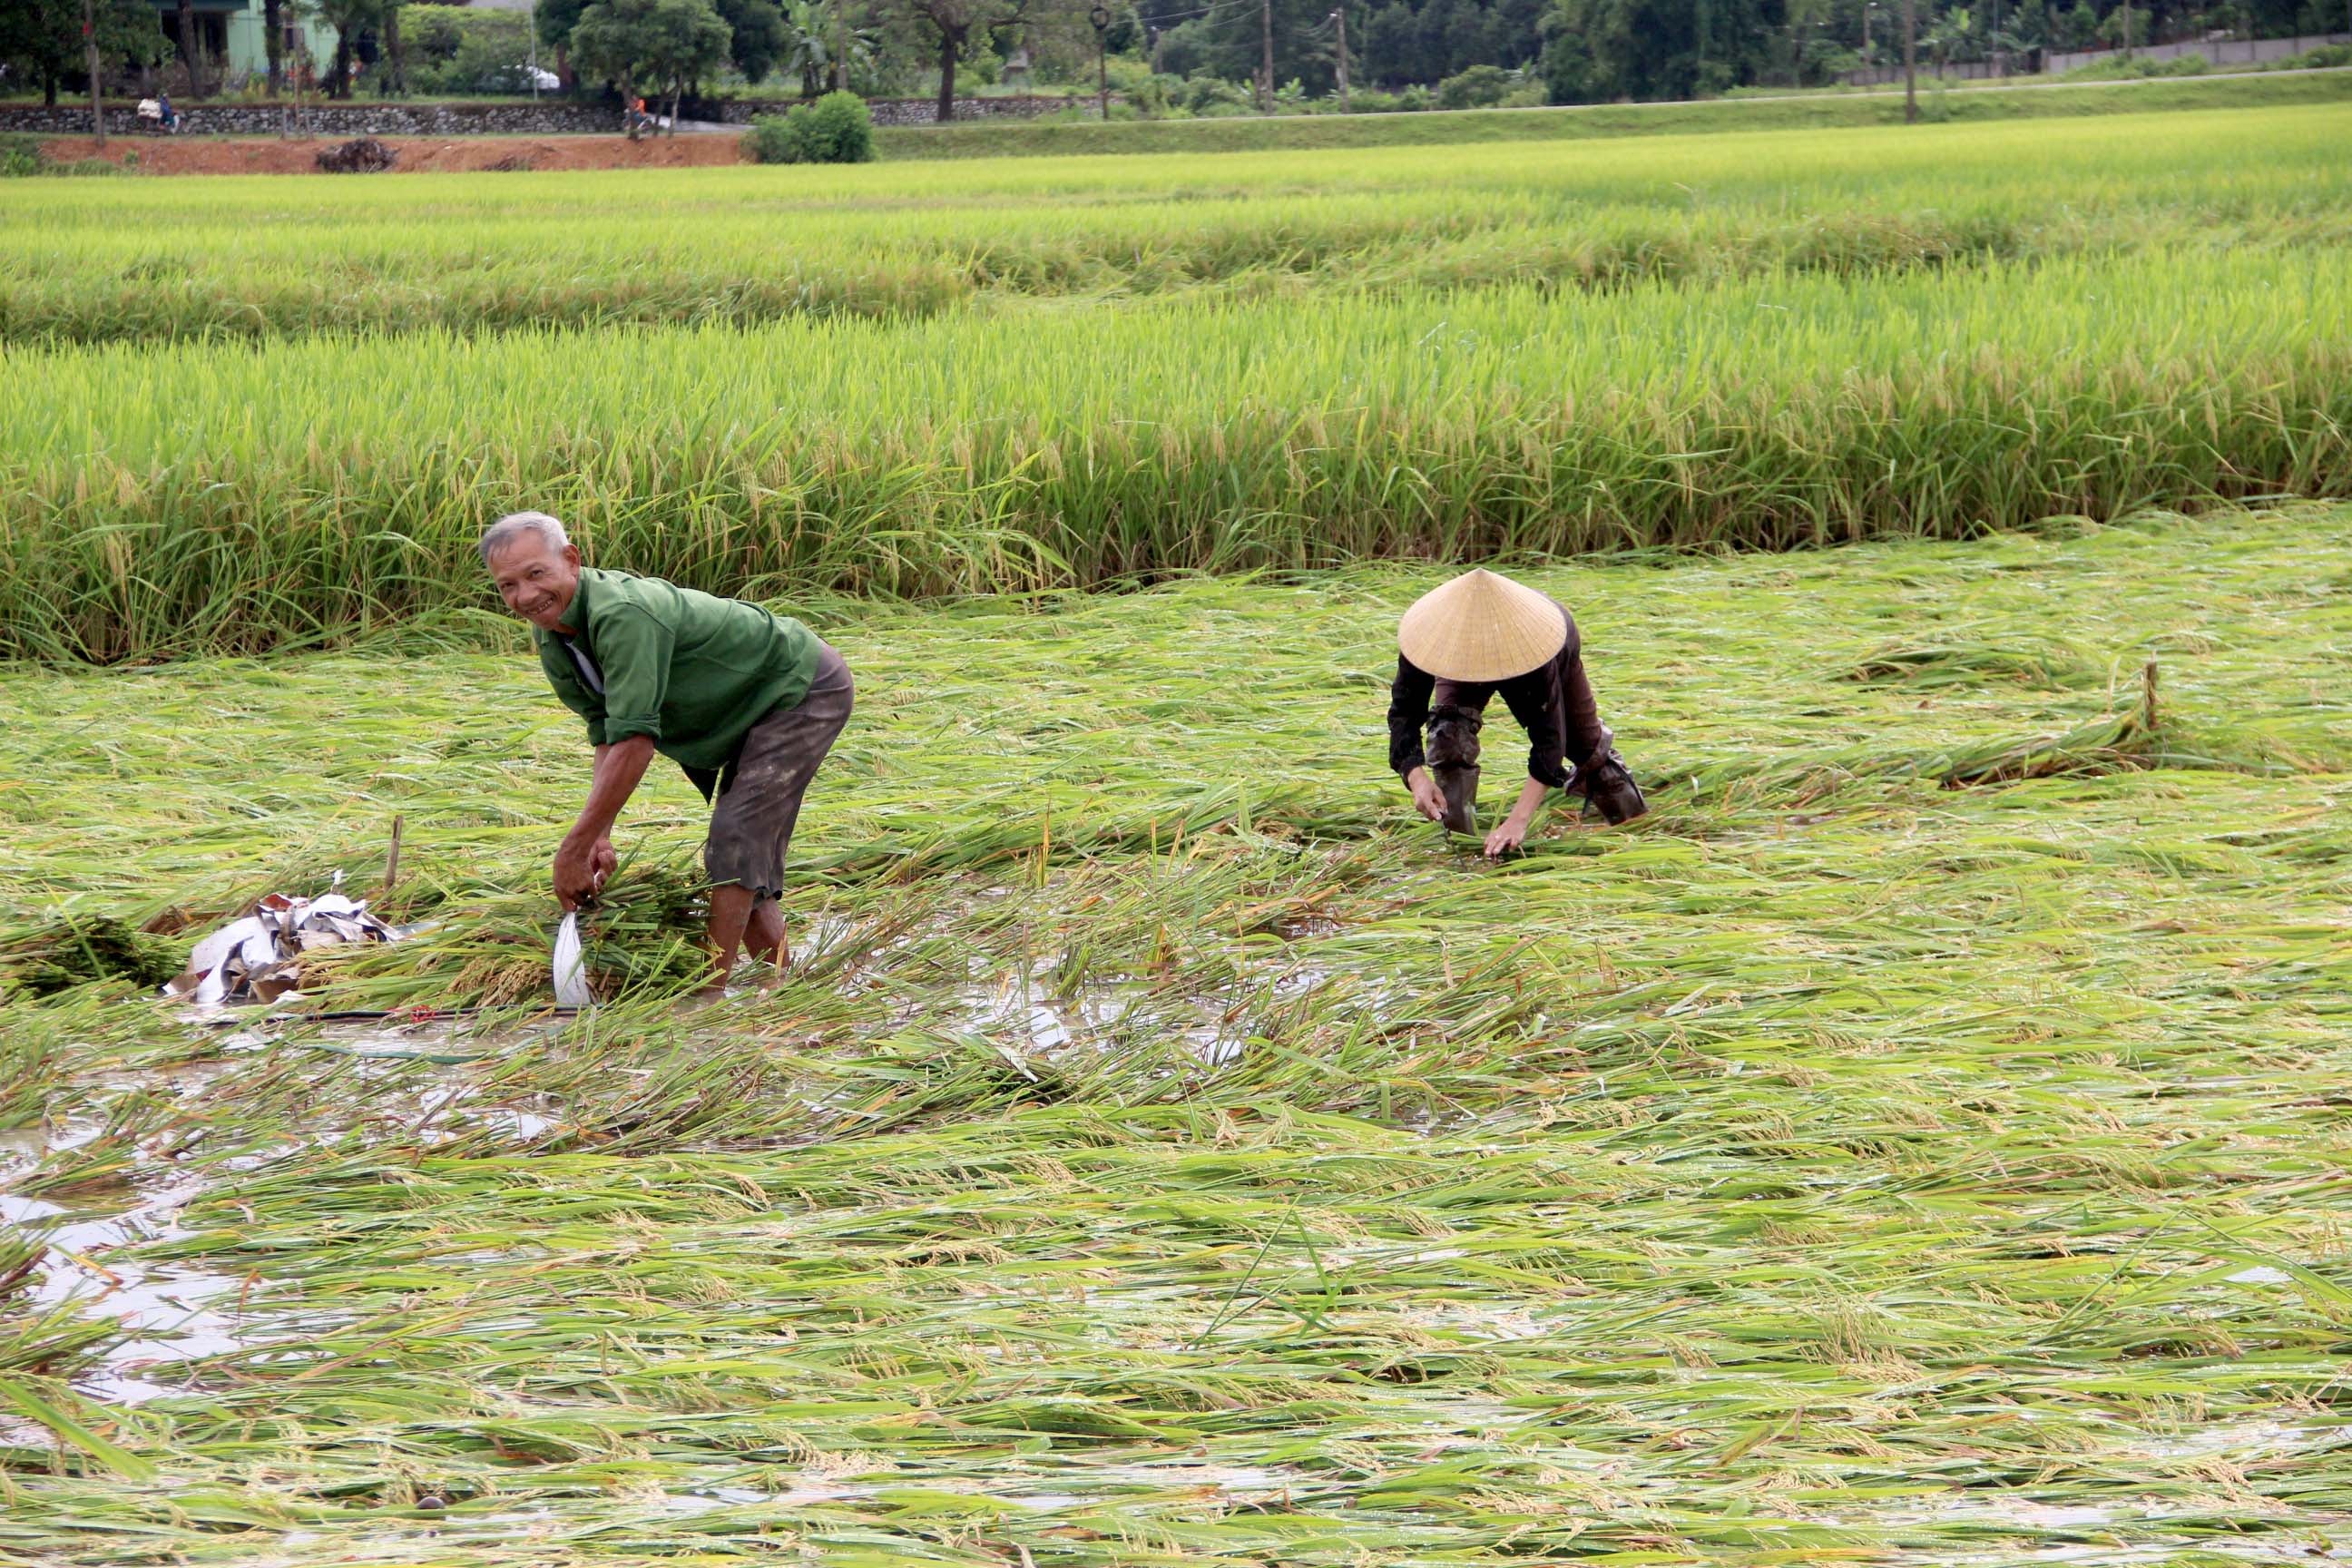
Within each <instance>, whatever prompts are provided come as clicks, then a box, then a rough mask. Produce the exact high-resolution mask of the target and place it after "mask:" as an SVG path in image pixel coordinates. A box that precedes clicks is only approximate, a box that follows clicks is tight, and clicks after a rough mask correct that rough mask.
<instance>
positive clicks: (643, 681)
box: [531, 567, 824, 772]
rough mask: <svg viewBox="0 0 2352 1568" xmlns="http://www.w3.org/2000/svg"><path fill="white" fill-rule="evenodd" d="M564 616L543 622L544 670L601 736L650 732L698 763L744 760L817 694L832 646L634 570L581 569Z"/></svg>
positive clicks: (710, 765)
mask: <svg viewBox="0 0 2352 1568" xmlns="http://www.w3.org/2000/svg"><path fill="white" fill-rule="evenodd" d="M564 618H565V620H566V621H567V622H568V623H569V624H570V625H572V626H574V627H576V628H578V629H577V632H576V634H575V635H573V636H570V637H564V636H561V635H558V634H556V633H554V632H546V631H540V630H537V629H534V630H533V631H532V633H531V640H532V642H534V643H535V644H537V645H538V647H539V663H540V668H542V669H544V670H545V671H546V672H547V683H548V684H549V685H550V686H552V687H553V688H555V695H556V696H557V697H558V698H560V699H562V702H563V705H564V706H565V707H566V708H569V709H571V710H572V711H573V712H574V713H577V714H579V715H580V716H581V717H582V718H583V719H585V720H586V721H588V741H589V743H590V744H591V745H596V746H605V745H611V744H614V742H621V741H625V740H627V739H628V738H629V737H630V736H632V735H650V736H652V737H653V742H654V749H655V750H656V751H657V752H660V753H661V754H662V755H663V756H666V757H667V758H669V759H670V760H671V761H673V762H675V763H678V764H679V765H680V766H682V767H685V768H688V769H698V770H703V771H705V772H713V771H716V770H718V769H719V768H723V767H725V766H726V765H727V764H728V763H730V762H731V761H732V760H733V759H734V756H735V752H736V751H737V749H738V748H739V747H740V746H741V745H742V743H743V732H744V731H747V730H749V729H750V728H751V726H752V725H753V724H756V723H758V722H759V721H760V720H761V718H763V717H765V716H766V715H767V714H768V713H769V712H770V711H771V710H773V709H776V708H780V707H790V706H792V705H793V703H796V702H798V701H799V700H801V699H802V698H803V697H805V696H807V695H808V689H809V681H810V679H812V678H813V677H814V675H815V673H816V666H817V659H818V658H819V657H820V656H821V655H822V654H823V652H824V644H823V643H821V642H819V641H818V640H817V637H816V634H815V633H814V632H812V631H810V630H809V629H808V627H806V626H803V625H801V623H800V622H798V621H796V620H793V619H792V618H791V617H790V616H779V615H774V614H772V613H771V612H769V611H767V610H763V609H761V607H760V606H759V605H748V604H745V603H744V602H743V601H742V600H740V599H721V598H719V597H717V596H715V595H709V594H700V593H697V592H696V591H695V590H693V589H692V588H681V587H679V586H677V584H675V583H665V582H664V581H662V580H661V579H660V578H658V577H639V576H637V575H635V574H633V573H628V572H600V571H597V570H595V569H594V568H593V567H590V568H584V569H583V570H582V572H581V574H580V587H579V591H578V593H577V594H576V595H574V597H573V598H572V608H571V610H570V611H569V612H567V614H566V615H565V617H564Z"/></svg>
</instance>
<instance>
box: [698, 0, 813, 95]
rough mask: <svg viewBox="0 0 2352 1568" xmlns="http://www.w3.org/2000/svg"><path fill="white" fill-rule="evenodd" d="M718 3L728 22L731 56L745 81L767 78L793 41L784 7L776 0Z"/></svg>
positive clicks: (730, 0)
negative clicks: (777, 60) (785, 19)
mask: <svg viewBox="0 0 2352 1568" xmlns="http://www.w3.org/2000/svg"><path fill="white" fill-rule="evenodd" d="M803 4H805V0H803ZM717 5H718V11H719V17H720V19H721V20H723V21H725V22H726V24H727V33H728V41H727V58H729V59H730V60H733V61H734V62H735V68H736V69H737V70H739V71H740V72H742V73H743V79H744V80H745V81H750V82H759V81H765V80H766V79H767V77H768V73H769V72H770V71H772V70H773V69H775V68H776V59H777V57H778V56H780V55H782V53H783V52H784V51H785V49H786V47H788V45H789V44H790V42H791V37H792V35H791V32H790V31H789V29H788V28H787V27H786V26H785V24H784V11H783V8H782V6H780V5H777V4H776V0H717Z"/></svg>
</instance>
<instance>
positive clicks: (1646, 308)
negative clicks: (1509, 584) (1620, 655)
mask: <svg viewBox="0 0 2352 1568" xmlns="http://www.w3.org/2000/svg"><path fill="white" fill-rule="evenodd" d="M2347 372H2352V258H2347V254H2346V253H2344V252H2341V251H2334V252H2321V251H2299V250H2288V251H2273V252H2238V253H2232V254H2225V255H2206V254H2200V253H2190V254H2178V253H2166V254H2158V255H2151V256H2141V257H2134V258H2122V259H2116V260H2087V259H2073V260H2063V261H2054V262H2049V263H2044V264H2040V265H2019V264H2007V263H1999V264H1993V265H1990V266H1988V267H1987V268H1982V269H1980V270H1978V271H1975V272H1970V273H1965V274H1956V275H1951V276H1925V275H1918V274H1910V275H1901V276H1895V277H1892V278H1880V279H1864V280H1855V281H1845V280H1838V279H1823V278H1820V277H1786V278H1782V277H1769V278H1761V279H1744V280H1740V281H1738V282H1732V283H1724V284H1717V285H1712V286H1701V287H1686V288H1669V287H1664V286H1658V285H1643V286H1637V287H1634V288H1631V289H1626V290H1624V291H1622V292H1618V293H1613V294H1610V295H1607V296H1601V297H1595V298H1589V299H1570V300H1562V299H1559V298H1557V297H1554V296H1552V295H1551V294H1549V292H1547V291H1544V290H1538V289H1497V290H1488V291H1484V292H1479V293H1465V294H1451V293H1415V294H1411V295H1407V296H1403V297H1400V298H1393V299H1380V300H1367V299H1360V298H1359V299H1340V300H1323V301H1311V300H1308V299H1307V298H1304V297H1302V298H1301V299H1298V300H1286V299H1281V298H1276V299H1274V300H1267V301H1263V302H1254V303H1239V302H1231V301H1227V302H1219V303H1213V304H1188V305H1173V306H1167V307H1161V308H1155V309H1136V310H1126V311H1121V312H1118V313H1116V314H1104V313H1091V314H1051V313H1043V312H1022V313H1012V314H1003V315H990V316H970V315H960V316H957V317H953V318H938V319H933V320H929V321H919V322H912V323H905V324H898V323H878V324H877V323H862V322H815V323H808V322H803V323H783V324H779V325H775V326H771V327H767V328H763V329H761V330H758V331H751V332H739V331H731V330H720V329H710V328H706V329H671V330H661V331H646V332H642V333H604V334H600V335H594V336H582V335H574V334H562V333H518V334H512V335H508V336H502V337H498V338H488V339H485V338H464V337H453V336H449V335H446V334H438V333H420V334H414V335H408V336H403V337H366V338H359V339H354V340H350V341H332V342H297V343H287V344H278V345H271V346H268V347H263V348H259V349H245V348H219V347H206V348H174V349H169V350H133V349H130V348H108V349H98V350H89V351H71V352H59V353H47V354H20V355H17V356H16V357H15V359H14V362H13V364H12V374H11V375H10V376H9V377H8V378H7V380H6V381H5V383H0V454H5V456H0V651H5V652H7V653H10V654H14V655H18V656H31V657H41V658H89V659H99V660H111V659H123V658H158V657H163V656H165V655H169V654H173V653H181V652H187V651H192V650H196V649H242V650H259V649H265V648H269V647H278V646H283V645H287V644H299V643H307V642H314V641H316V640H318V639H320V638H322V637H336V636H342V635H347V634H349V633H352V632H353V631H356V630H361V629H364V628H366V627H369V626H381V625H383V624H385V623H387V622H392V621H397V620H401V619H404V618H406V617H410V616H417V615H420V614H427V613H433V612H441V611H447V610H452V609H457V608H461V607H465V606H472V605H483V604H485V603H486V598H485V592H484V589H483V587H482V584H481V583H480V582H479V580H478V564H477V563H476V562H475V560H474V557H473V554H472V549H471V545H472V541H473V539H474V538H475V536H476V534H477V532H478V529H479V527H480V526H481V524H482V523H483V521H485V520H486V519H488V518H489V517H491V516H493V515H495V514H497V513H498V512H499V511H502V510H508V509H509V508H512V507H518V506H525V505H530V506H541V507H545V508H547V509H548V510H553V511H556V512H558V513H559V514H561V515H563V516H565V517H566V518H568V519H570V520H572V521H574V522H575V523H577V524H578V525H579V526H580V529H581V532H582V534H583V538H584V539H585V540H586V541H587V542H588V544H589V547H590V549H591V551H592V552H593V554H594V555H595V556H596V558H597V559H600V560H603V561H606V562H610V563H626V564H629V565H632V566H635V567H638V568H641V569H646V570H657V571H661V572H665V573H667V574H672V575H674V576H676V577H677V578H678V579H680V580H682V581H686V582H688V583H694V584H707V585H709V586H713V587H720V588H725V589H728V590H730V591H748V592H752V593H766V594H772V593H781V592H784V591H787V590H791V591H803V590H808V589H832V590H844V591H850V592H857V593H879V594H897V595H918V594H919V595H930V594H941V593H954V592H964V591H979V590H989V589H1007V588H1010V589H1024V588H1033V587H1044V586H1051V585H1057V584H1099V583H1106V582H1114V581H1123V580H1131V579H1135V578H1139V577H1149V576H1151V575H1154V574H1164V573H1169V572H1177V571H1192V570H1211V571H1224V570H1243V569H1254V568H1266V567H1276V568H1291V567H1305V566H1313V565H1318V564H1323V563H1330V562H1334V561H1338V560H1342V559H1347V558H1350V557H1358V556H1372V555H1390V554H1404V555H1414V556H1423V555H1426V556H1435V557H1439V558H1446V559H1452V558H1465V557H1484V556H1487V555H1491V554H1494V553H1496V552H1506V553H1508V552H1568V551H1578V550H1586V549H1592V548H1603V547H1613V546H1644V545H1659V544H1667V545H1681V546H1694V545H1696V546H1738V547H1757V548H1777V547H1783V546H1790V545H1800V544H1811V543H1822V542H1837V541H1843V540H1853V539H1860V538H1866V537H1870V536H1874V535H1882V534H1935V535H1945V536H1951V535H1961V534H1969V533H1974V532H1978V531H1983V530H1987V529H1996V528H2001V527H2006V526H2011V525H2015V524H2020V523H2024V522H2028V521H2032V520H2033V519H2036V518H2040V517H2043V516H2046V515H2049V514H2052V513H2062V512H2063V513H2084V514H2087V515H2090V516H2094V517H2106V516H2112V515H2115V514H2116V513H2118V512H2121V511H2124V510H2130V509H2132V508H2135V507H2138V506H2143V505H2147V504H2156V503H2163V504H2187V503H2190V502H2195V501H2200V500H2210V499H2213V498H2216V497H2229V496H2243V495H2248V494H2256V493H2273V492H2292V493H2298V494H2308V495H2326V494H2341V493H2344V492H2345V491H2346V490H2347V488H2352V435H2347V432H2352V374H2347Z"/></svg>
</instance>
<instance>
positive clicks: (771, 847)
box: [482, 511, 852, 984]
mask: <svg viewBox="0 0 2352 1568" xmlns="http://www.w3.org/2000/svg"><path fill="white" fill-rule="evenodd" d="M482 564H483V565H484V566H486V567H488V569H489V573H490V576H491V578H492V579H493V580H494V581H495V582H496V583H497V584H498V586H499V596H500V597H502V598H504V599H505V600H506V602H507V608H509V609H510V610H512V611H513V612H514V613H515V614H516V615H518V616H521V617H522V618H523V619H524V620H526V621H529V622H530V625H531V641H532V642H533V643H534V644H535V645H536V646H537V647H538V649H539V662H540V665H541V668H543V669H545V671H546V672H547V680H548V684H549V685H551V686H552V687H554V688H555V695H556V696H557V697H558V698H560V699H562V702H563V705H564V706H565V707H567V708H569V709H571V710H572V711H573V712H575V713H577V714H579V715H580V716H581V717H582V718H583V719H584V720H586V721H588V743H589V744H590V745H592V746H593V747H595V749H596V768H595V773H594V775H593V778H592V780H591V781H590V784H589V786H588V803H587V805H584V806H583V807H581V810H580V819H579V820H578V821H577V822H575V823H573V824H572V831H571V832H570V833H567V834H566V835H564V837H563V843H562V847H560V848H558V849H557V850H556V852H555V896H556V899H557V900H558V901H560V902H561V903H562V905H563V907H564V908H565V909H567V910H571V909H576V908H578V907H579V905H580V904H581V903H582V901H583V900H586V899H588V898H591V897H593V895H594V894H595V892H596V890H597V889H598V888H600V887H601V886H603V884H604V879H605V878H606V877H608V876H610V875H611V874H612V871H613V868H614V865H615V864H616V863H617V857H616V856H615V855H614V852H613V838H612V834H613V823H614V819H616V818H617V817H618V816H620V815H621V807H622V806H623V805H625V804H627V802H628V798H629V795H631V793H632V792H634V791H635V789H636V787H637V782H638V781H639V780H640V779H642V778H644V777H645V774H646V765H647V764H648V763H651V762H652V761H653V759H654V753H655V752H660V753H661V754H662V755H663V756H666V757H667V758H669V759H670V760H671V761H672V762H675V763H677V764H678V765H679V766H680V767H682V768H684V769H685V770H686V775H687V777H688V778H690V779H692V780H693V781H694V783H695V785H696V787H698V788H699V789H700V790H701V791H702V795H703V798H704V799H706V800H709V801H710V802H711V803H712V807H711V813H710V837H709V841H708V842H706V843H705V844H704V845H703V848H702V863H703V868H704V870H705V871H706V872H708V873H709V878H710V881H711V884H712V886H711V890H710V949H711V952H712V955H713V957H714V959H715V961H716V963H717V964H718V967H719V982H720V983H721V984H724V982H725V980H726V977H727V975H728V974H729V973H730V972H731V971H732V970H733V968H734V965H735V953H736V950H737V948H738V947H739V946H740V947H741V948H742V949H743V950H744V951H746V952H751V953H752V954H754V955H756V956H760V957H767V958H772V960H773V961H774V962H775V963H777V964H778V965H780V966H781V965H782V963H784V960H785V957H786V949H785V945H784V915H783V910H782V907H781V906H780V905H779V904H778V903H777V900H778V899H779V898H780V897H781V896H782V892H783V887H784V851H785V849H786V847H788V846H789V845H790V844H791V842H792V837H793V824H794V823H795V822H796V821H798V820H799V817H800V812H801V797H802V796H803V795H804V794H806V793H807V791H808V786H809V781H810V779H812V778H814V776H815V774H816V770H817V764H818V763H822V762H823V761H824V755H825V752H828V751H829V750H831V749H832V746H833V742H834V739H835V737H836V736H838V735H839V734H840V733H841V729H842V726H843V725H845V724H846V723H847V722H848V721H849V710H850V703H851V698H852V687H851V684H850V679H849V668H848V667H847V666H846V665H845V664H843V663H842V662H841V656H840V655H839V654H837V653H835V652H834V650H833V649H832V648H830V647H826V646H825V645H824V643H823V642H822V641H820V640H819V639H818V637H817V636H816V634H815V633H814V632H812V631H810V630H809V629H808V627H806V626H803V625H801V623H800V622H798V621H795V620H792V619H790V618H788V617H786V616H777V615H772V614H770V613H769V612H768V611H766V610H763V609H761V608H760V607H759V606H758V605H747V604H745V603H743V602H742V601H741V600H740V599H720V598H715V597H713V596H712V595H709V594H698V593H696V592H695V591H694V590H693V589H691V588H680V587H678V586H677V585H676V584H670V583H665V582H663V581H662V580H661V579H660V578H658V577H639V576H635V575H634V574H630V573H627V572H601V571H597V570H595V569H593V568H591V567H583V565H581V564H580V552H579V550H578V549H577V548H576V547H575V546H574V545H573V544H572V541H571V540H570V539H569V538H568V537H567V536H566V535H565V533H564V531H563V525H562V523H561V522H558V521H556V520H555V519H553V518H551V517H550V516H548V515H547V514H546V513H545V512H539V511H518V512H512V513H509V515H507V516H505V517H502V518H500V519H499V521H497V522H495V523H493V524H491V525H490V529H489V531H488V532H487V533H485V534H483V535H482Z"/></svg>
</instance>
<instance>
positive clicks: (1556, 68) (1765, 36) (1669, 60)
mask: <svg viewBox="0 0 2352 1568" xmlns="http://www.w3.org/2000/svg"><path fill="white" fill-rule="evenodd" d="M1787 20H1788V14H1787V10H1786V6H1785V5H1784V3H1783V0H1558V3H1557V4H1555V5H1553V6H1552V8H1551V11H1550V12H1549V14H1548V15H1547V16H1545V17H1544V36H1545V40H1546V41H1545V45H1544V54H1543V75H1544V85H1545V88H1546V89H1547V91H1549V94H1550V96H1551V100H1552V101H1553V102H1554V103H1608V102H1612V101H1613V100H1618V99H1671V98H1699V97H1703V96H1705V95H1706V94H1708V93H1714V92H1720V91H1722V90H1723V89H1726V88H1729V87H1739V86H1745V85H1748V84H1749V83H1752V82H1754V81H1755V80H1756V79H1758V77H1759V74H1760V73H1761V71H1762V70H1763V69H1764V68H1766V67H1767V66H1768V65H1769V63H1770V60H1771V51H1772V40H1773V38H1774V37H1776V35H1779V34H1780V33H1782V32H1783V30H1784V29H1785V26H1786V24H1787Z"/></svg>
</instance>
